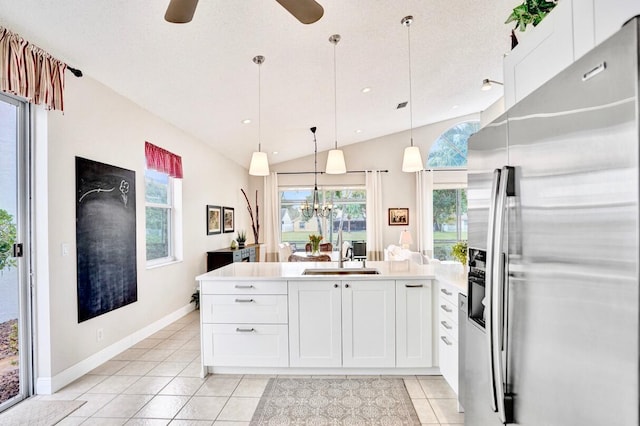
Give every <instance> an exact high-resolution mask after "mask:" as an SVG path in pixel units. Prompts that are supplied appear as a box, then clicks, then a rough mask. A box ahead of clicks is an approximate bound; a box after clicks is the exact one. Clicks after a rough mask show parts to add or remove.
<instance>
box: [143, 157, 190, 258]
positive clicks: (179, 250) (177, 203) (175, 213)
mask: <svg viewBox="0 0 640 426" xmlns="http://www.w3.org/2000/svg"><path fill="white" fill-rule="evenodd" d="M149 170H152V169H149V168H147V167H145V173H144V178H145V179H144V180H145V262H146V267H147V269H152V268H157V267H160V266H164V265H170V264H173V263H176V262H181V261H182V259H183V243H182V239H183V231H182V179H177V178H174V177H172V176H169V174H168V173H164V172H160V171H157V170H154V172H156V173H162V174H164V175H166V176H167V203H166V204H164V203H156V202H149V201H147V196H146V195H147V192H146V191H147V172H148V171H149ZM148 208H161V209H166V210H167V212H168V213H167V214H168V223H167V227H168V231H167V239H168V242H167V243H168V255H167V256H165V257H160V258H157V259H148V258H147V222H146V218H147V214H146V213H147V209H148Z"/></svg>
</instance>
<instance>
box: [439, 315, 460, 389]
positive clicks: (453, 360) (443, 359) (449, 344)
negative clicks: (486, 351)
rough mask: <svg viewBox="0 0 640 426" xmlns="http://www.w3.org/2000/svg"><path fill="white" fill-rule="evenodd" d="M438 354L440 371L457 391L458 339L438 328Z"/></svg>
mask: <svg viewBox="0 0 640 426" xmlns="http://www.w3.org/2000/svg"><path fill="white" fill-rule="evenodd" d="M439 330H440V332H439V336H438V355H439V359H440V373H442V376H443V377H444V378H445V380H446V381H447V383H449V385H450V386H451V388H452V389H453V391H454V392H455V393H456V394H457V393H458V341H457V340H456V339H454V338H453V337H451V335H450V334H449V333H447V332H445V331H444V329H443V328H442V327H440V328H439Z"/></svg>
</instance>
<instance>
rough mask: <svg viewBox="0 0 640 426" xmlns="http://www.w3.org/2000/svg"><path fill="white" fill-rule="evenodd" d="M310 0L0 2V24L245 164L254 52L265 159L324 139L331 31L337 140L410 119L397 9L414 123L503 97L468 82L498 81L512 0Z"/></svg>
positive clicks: (253, 131)
mask: <svg viewBox="0 0 640 426" xmlns="http://www.w3.org/2000/svg"><path fill="white" fill-rule="evenodd" d="M318 2H319V3H320V4H322V6H323V7H324V10H325V13H324V16H323V17H322V19H320V21H318V22H316V23H314V24H311V25H303V24H301V23H299V22H298V21H297V20H295V18H293V16H291V15H290V14H289V13H288V12H287V11H286V10H285V9H283V8H282V7H281V6H280V5H279V4H278V3H277V2H275V1H274V0H200V3H199V5H198V8H197V10H196V14H195V17H194V20H193V21H192V22H191V23H189V24H182V25H181V24H170V23H167V22H165V21H164V18H163V17H164V12H165V9H166V6H167V4H168V0H137V1H132V0H57V1H50V0H20V1H16V0H0V25H2V26H5V27H7V28H9V29H10V30H12V31H14V32H17V33H19V34H20V35H22V36H23V37H25V38H26V39H28V40H29V41H31V42H32V43H34V44H36V45H38V46H40V47H42V48H44V49H46V50H48V51H49V52H50V53H52V54H53V55H54V56H56V57H58V58H59V59H62V60H64V61H65V62H67V63H68V64H69V65H71V66H73V67H76V68H79V69H81V70H82V71H83V72H84V73H85V75H88V76H91V77H92V78H95V79H97V80H98V81H100V82H102V83H104V84H105V85H107V86H109V87H111V88H113V89H114V90H115V91H116V92H118V93H120V94H122V95H124V96H126V97H127V98H129V99H131V100H132V101H134V102H136V103H137V104H139V105H141V106H143V107H144V108H146V109H147V110H149V111H151V112H153V113H155V114H157V115H158V116H160V117H162V118H164V119H165V120H167V121H168V122H170V123H173V124H174V125H176V126H177V127H179V128H181V129H183V130H184V131H186V132H188V133H190V134H192V135H193V136H195V137H197V138H198V139H201V140H202V141H204V142H206V143H208V144H210V145H212V146H213V147H214V148H215V149H216V150H217V151H219V152H220V153H221V154H222V155H224V156H226V157H228V158H230V159H232V160H233V161H235V162H237V163H238V164H240V165H243V166H245V167H247V168H248V165H249V160H250V157H251V152H252V151H255V150H256V149H257V147H258V124H257V123H258V66H257V65H255V64H254V63H253V62H252V58H253V57H254V56H256V55H264V56H265V57H266V60H265V63H264V64H263V65H262V68H261V72H262V78H261V79H262V89H261V93H262V114H261V115H262V120H261V122H262V126H261V128H262V130H261V134H262V137H261V139H262V150H263V151H265V152H267V153H268V156H269V160H270V162H271V163H278V162H281V161H286V160H290V159H292V158H297V157H301V156H306V155H309V154H311V153H312V152H313V139H312V135H311V133H310V132H309V127H311V126H317V128H318V130H317V138H318V150H319V151H323V150H327V149H331V148H332V146H333V144H334V140H335V139H334V86H333V84H334V83H333V82H334V80H333V78H334V77H333V66H334V64H333V45H332V44H331V43H330V42H329V41H328V38H329V36H330V35H332V34H335V33H338V34H340V35H341V36H342V40H341V41H340V43H339V44H338V45H337V48H336V57H337V128H338V135H337V136H338V145H347V144H352V143H356V142H360V141H364V140H368V139H372V138H375V137H379V136H384V135H387V134H391V133H396V132H399V131H402V130H406V129H408V128H409V126H410V117H409V108H408V107H407V108H405V109H401V110H396V105H397V104H398V103H400V102H402V101H407V100H408V99H409V78H408V76H409V65H408V45H407V41H408V39H407V29H406V27H404V26H402V25H401V24H400V20H401V19H402V18H403V17H404V16H406V15H409V14H410V15H413V16H414V21H413V24H412V25H411V63H412V66H411V67H412V75H413V78H412V86H413V90H412V92H413V126H414V127H419V126H422V125H426V124H429V123H433V122H437V121H441V120H445V119H448V118H452V117H457V116H462V115H466V114H469V113H474V112H478V111H481V110H483V109H485V108H487V107H488V106H489V105H490V104H492V103H493V102H494V101H496V100H497V99H498V98H499V97H500V96H501V95H502V90H501V88H498V90H491V91H488V92H483V91H480V90H479V89H480V84H481V81H482V79H483V78H491V79H493V80H498V81H502V58H503V55H504V53H505V52H507V51H508V49H509V47H510V39H509V35H510V30H511V24H509V25H505V24H504V21H505V19H506V17H507V16H508V15H509V12H510V10H511V8H513V7H514V6H515V5H516V4H518V3H521V0H485V1H477V0H403V1H395V0H318ZM70 78H75V77H73V76H72V75H71V74H67V79H70ZM364 87H370V88H371V89H372V90H371V92H369V93H366V94H364V93H362V92H361V89H362V88H364ZM245 118H250V119H252V120H253V122H252V123H251V124H248V125H247V124H242V123H241V121H242V120H243V119H245ZM358 129H359V130H361V133H356V130H358ZM407 143H408V141H407ZM273 151H278V152H279V154H277V155H275V154H273Z"/></svg>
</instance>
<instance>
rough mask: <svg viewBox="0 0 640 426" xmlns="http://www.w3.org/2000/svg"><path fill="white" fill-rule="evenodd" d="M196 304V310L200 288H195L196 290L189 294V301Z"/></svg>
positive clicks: (198, 306) (198, 303) (198, 305)
mask: <svg viewBox="0 0 640 426" xmlns="http://www.w3.org/2000/svg"><path fill="white" fill-rule="evenodd" d="M189 303H195V304H196V310H198V309H200V290H198V289H197V288H196V290H195V291H194V292H193V294H192V295H191V302H189Z"/></svg>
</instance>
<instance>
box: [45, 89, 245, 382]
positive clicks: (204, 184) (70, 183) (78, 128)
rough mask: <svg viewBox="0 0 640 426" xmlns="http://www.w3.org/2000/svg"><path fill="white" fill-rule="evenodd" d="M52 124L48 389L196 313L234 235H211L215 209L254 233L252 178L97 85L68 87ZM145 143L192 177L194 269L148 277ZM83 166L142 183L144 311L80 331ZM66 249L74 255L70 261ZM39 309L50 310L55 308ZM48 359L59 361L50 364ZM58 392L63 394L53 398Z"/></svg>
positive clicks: (118, 313) (112, 316) (188, 188)
mask: <svg viewBox="0 0 640 426" xmlns="http://www.w3.org/2000/svg"><path fill="white" fill-rule="evenodd" d="M47 119H48V131H47V135H46V138H41V139H40V140H38V141H37V142H36V146H37V148H36V150H37V151H39V152H40V153H42V152H43V150H48V161H47V165H48V173H47V177H48V185H47V186H48V203H47V207H48V212H49V216H48V231H47V230H46V229H43V226H42V225H40V226H39V227H38V229H37V230H36V232H38V233H42V232H46V233H47V235H48V249H49V250H48V256H49V258H48V259H47V260H48V264H49V273H48V276H46V277H42V278H41V279H40V280H38V281H37V282H36V289H37V291H38V292H39V293H40V294H46V293H47V292H48V294H49V301H48V305H47V306H37V307H36V310H37V312H46V311H47V309H48V310H50V314H49V317H50V325H49V330H40V332H41V333H39V330H36V339H37V344H38V346H39V347H38V354H39V355H38V356H39V359H37V360H36V370H37V374H38V379H39V380H40V379H42V380H47V379H51V378H52V377H55V376H56V375H58V376H64V377H65V378H69V377H73V376H74V374H69V371H70V370H73V368H74V367H75V366H77V365H79V364H80V363H84V364H83V365H86V360H87V359H89V358H91V357H93V358H92V359H95V358H96V354H99V353H101V351H103V352H104V350H105V348H108V347H110V345H111V346H113V345H114V344H115V343H116V342H121V341H122V340H123V339H126V338H127V337H128V336H132V335H134V334H136V333H139V331H140V330H143V329H145V327H147V328H148V327H149V326H150V325H151V324H153V323H154V322H158V321H159V320H161V319H162V318H165V317H167V316H168V315H170V314H174V313H176V312H177V311H179V310H181V309H183V310H184V309H186V308H187V307H188V305H189V300H190V298H191V293H192V292H193V290H194V287H195V284H196V283H195V280H194V277H195V276H196V275H198V274H201V273H203V272H206V260H205V259H206V257H205V255H206V251H208V250H214V249H217V248H221V247H226V246H228V245H229V241H230V240H231V238H232V237H233V235H234V234H221V235H212V236H207V235H206V227H205V206H206V205H207V204H215V205H222V206H230V207H235V212H236V221H237V223H245V222H247V223H248V221H247V219H246V216H247V214H246V209H245V208H244V206H245V203H244V199H243V198H242V194H241V193H240V188H241V187H245V188H246V187H247V185H248V174H247V171H246V169H244V168H242V167H240V166H238V165H237V164H236V163H234V162H232V161H229V160H228V159H226V158H224V157H222V156H220V155H219V154H217V153H216V152H215V151H214V150H213V149H212V148H211V147H209V146H208V145H206V144H205V143H203V142H201V141H199V140H196V139H194V138H193V137H191V136H189V135H187V134H185V133H184V132H182V131H180V130H179V129H177V128H175V127H173V126H171V125H169V124H168V123H166V122H164V121H163V120H161V119H160V118H158V117H157V116H155V115H152V114H151V113H149V112H148V111H146V110H143V109H142V108H140V107H139V106H137V105H136V104H134V103H133V102H131V101H129V100H127V99H126V98H124V97H122V96H120V95H118V94H117V93H115V92H113V91H112V90H111V89H109V88H107V87H106V86H103V85H102V84H100V83H98V82H96V81H95V80H92V79H91V78H89V77H83V78H79V79H78V78H73V77H68V78H67V86H66V90H65V111H64V113H60V112H55V111H52V112H49V113H48V117H47ZM45 139H48V141H46V140H45ZM145 141H149V142H152V143H153V144H155V145H158V146H160V147H162V148H165V149H167V150H169V151H172V152H173V153H175V154H177V155H180V156H182V161H183V169H184V179H183V188H182V190H183V217H184V260H183V261H182V262H179V263H175V264H172V265H168V266H164V267H159V268H156V269H146V267H145V208H144V188H145V185H144V168H145V156H144V143H145ZM76 156H80V157H84V158H88V159H91V160H95V161H100V162H103V163H107V164H111V165H115V166H118V167H123V168H126V169H130V170H134V171H135V173H136V216H137V263H138V271H137V273H138V301H137V302H135V303H132V304H130V305H127V306H125V307H122V308H120V309H117V310H115V311H112V312H109V313H106V314H104V315H101V316H99V317H96V318H93V319H90V320H88V321H85V322H82V323H80V324H78V321H77V297H76V251H75V157H76ZM36 173H37V170H36ZM45 195H46V194H42V193H41V192H40V194H36V210H37V208H38V207H37V206H38V204H37V200H38V199H40V200H45V203H46V196H45ZM38 197H43V198H38ZM63 243H66V244H69V246H70V252H69V255H68V256H64V257H63V256H62V254H61V245H62V244H63ZM38 286H40V288H39V289H38ZM37 300H38V303H40V304H41V305H42V304H44V303H47V302H46V301H42V300H41V299H40V298H38V299H37ZM45 321H46V318H45ZM39 324H41V322H39ZM99 328H102V329H103V330H104V338H103V340H102V341H100V342H98V341H97V338H96V332H97V329H99ZM48 333H50V342H51V343H50V349H49V350H47V349H48V348H47V342H46V341H47V339H46V334H48ZM39 334H42V335H43V336H42V338H41V336H39ZM43 345H44V347H43ZM47 354H48V356H49V357H50V358H48V359H45V358H46V355H47ZM77 371H79V370H77V369H76V372H77ZM54 382H55V380H54ZM58 383H59V381H58ZM56 387H58V386H57V385H55V384H54V385H53V388H54V389H53V390H55V388H56Z"/></svg>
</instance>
